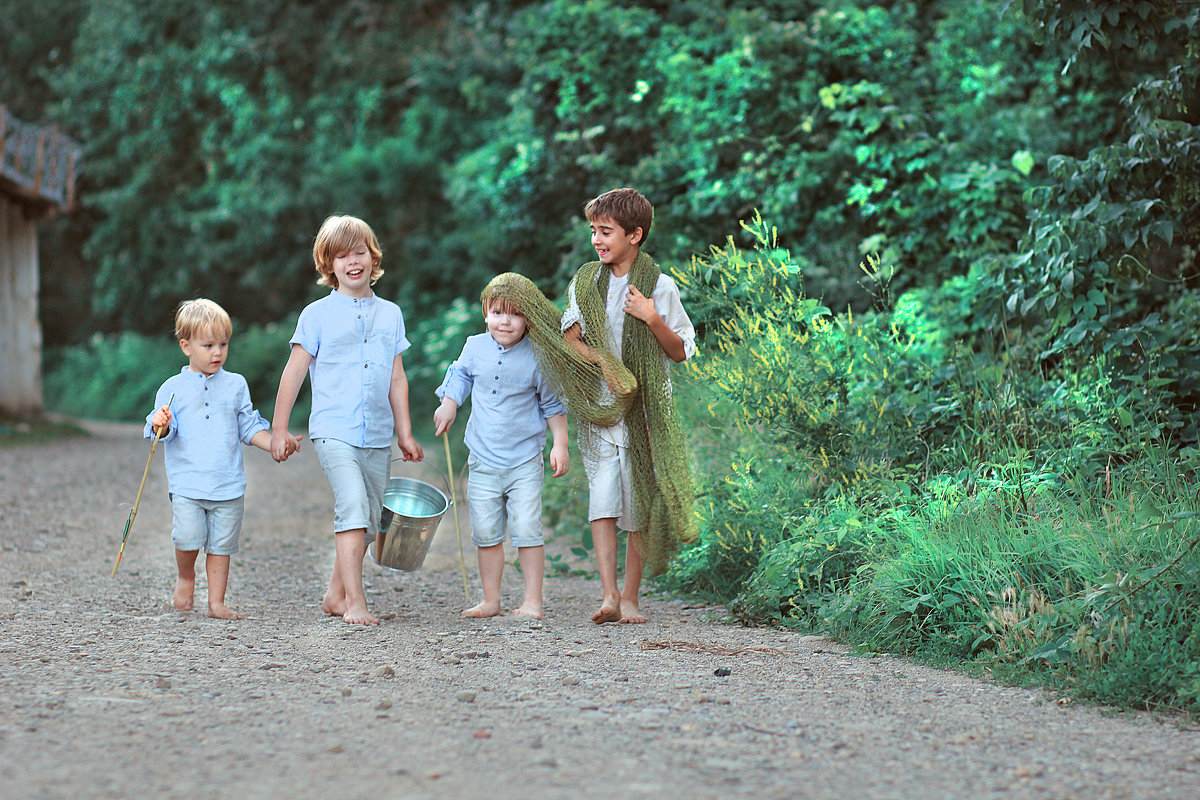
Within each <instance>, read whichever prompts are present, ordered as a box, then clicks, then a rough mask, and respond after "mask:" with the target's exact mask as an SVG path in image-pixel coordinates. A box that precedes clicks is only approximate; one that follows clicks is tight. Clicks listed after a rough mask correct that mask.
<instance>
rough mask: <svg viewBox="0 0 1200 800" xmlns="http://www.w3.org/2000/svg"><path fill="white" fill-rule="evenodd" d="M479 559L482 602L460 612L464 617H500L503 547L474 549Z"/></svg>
mask: <svg viewBox="0 0 1200 800" xmlns="http://www.w3.org/2000/svg"><path fill="white" fill-rule="evenodd" d="M475 553H476V556H477V557H478V558H479V582H480V583H481V584H483V602H482V603H480V604H479V605H477V606H472V607H471V608H468V609H467V610H466V611H464V612H462V615H463V616H464V617H496V616H499V615H500V578H501V577H502V576H503V575H504V545H503V544H494V545H492V546H491V547H477V548H475Z"/></svg>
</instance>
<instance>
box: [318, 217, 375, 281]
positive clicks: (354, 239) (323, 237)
mask: <svg viewBox="0 0 1200 800" xmlns="http://www.w3.org/2000/svg"><path fill="white" fill-rule="evenodd" d="M359 244H365V245H366V246H367V250H369V251H370V253H371V285H374V284H375V281H377V280H379V278H380V276H381V275H383V269H382V268H381V267H380V266H379V265H380V264H381V263H382V262H383V250H382V249H381V248H380V247H379V240H378V239H377V238H375V231H373V230H371V226H370V225H368V224H367V223H365V222H363V221H362V220H361V219H359V218H358V217H350V216H339V215H334V216H331V217H326V219H325V221H324V222H323V223H321V229H320V230H319V231H317V239H316V241H315V242H313V265H314V266H315V267H316V268H317V272H319V273H320V274H321V277H320V278H318V279H317V283H319V284H321V285H322V286H329V287H332V288H334V289H336V288H338V279H337V276H336V275H334V274H333V260H334V259H335V258H337V257H338V256H340V255H342V254H343V253H348V252H350V249H351V248H353V247H355V246H356V245H359Z"/></svg>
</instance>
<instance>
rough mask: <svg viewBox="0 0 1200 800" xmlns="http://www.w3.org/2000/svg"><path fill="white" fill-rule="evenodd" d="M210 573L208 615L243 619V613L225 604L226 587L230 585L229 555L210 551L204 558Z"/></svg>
mask: <svg viewBox="0 0 1200 800" xmlns="http://www.w3.org/2000/svg"><path fill="white" fill-rule="evenodd" d="M204 571H205V572H206V573H208V615H209V616H210V617H216V618H217V619H241V618H242V615H241V614H239V613H237V612H236V611H234V610H233V609H231V608H229V607H228V606H227V605H225V587H226V586H228V585H229V556H215V555H213V554H212V553H209V554H208V555H207V556H206V557H205V559H204Z"/></svg>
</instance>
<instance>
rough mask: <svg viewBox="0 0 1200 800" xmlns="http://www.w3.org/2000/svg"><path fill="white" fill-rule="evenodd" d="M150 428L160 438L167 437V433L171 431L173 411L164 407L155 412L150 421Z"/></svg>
mask: <svg viewBox="0 0 1200 800" xmlns="http://www.w3.org/2000/svg"><path fill="white" fill-rule="evenodd" d="M150 427H151V428H153V429H154V432H155V433H156V434H158V435H159V436H166V435H167V431H169V430H170V429H171V409H169V408H167V407H166V406H163V407H162V408H160V409H158V410H157V411H155V412H154V416H153V418H151V420H150Z"/></svg>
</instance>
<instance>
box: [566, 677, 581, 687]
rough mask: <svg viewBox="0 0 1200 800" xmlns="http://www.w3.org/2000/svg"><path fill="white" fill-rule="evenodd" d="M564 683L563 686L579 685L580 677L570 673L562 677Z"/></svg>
mask: <svg viewBox="0 0 1200 800" xmlns="http://www.w3.org/2000/svg"><path fill="white" fill-rule="evenodd" d="M562 685H563V686H578V685H579V678H576V677H575V676H574V675H568V676H567V677H565V678H563V679H562Z"/></svg>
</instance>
